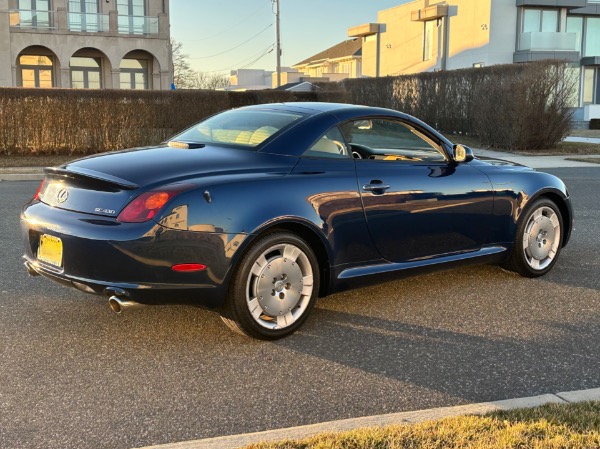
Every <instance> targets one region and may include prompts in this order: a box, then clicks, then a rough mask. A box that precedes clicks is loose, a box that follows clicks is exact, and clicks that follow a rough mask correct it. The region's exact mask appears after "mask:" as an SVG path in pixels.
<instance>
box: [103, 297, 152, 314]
mask: <svg viewBox="0 0 600 449" xmlns="http://www.w3.org/2000/svg"><path fill="white" fill-rule="evenodd" d="M108 307H110V310H112V311H113V312H114V313H115V314H117V315H121V314H122V313H123V311H124V310H125V309H139V308H141V307H144V305H143V304H140V303H139V302H135V301H129V300H126V299H121V298H119V297H118V296H111V297H110V298H108Z"/></svg>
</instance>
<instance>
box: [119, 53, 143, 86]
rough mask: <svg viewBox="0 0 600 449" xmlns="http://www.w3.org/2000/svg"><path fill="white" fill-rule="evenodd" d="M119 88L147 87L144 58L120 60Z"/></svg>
mask: <svg viewBox="0 0 600 449" xmlns="http://www.w3.org/2000/svg"><path fill="white" fill-rule="evenodd" d="M120 69H121V77H120V80H121V89H138V90H139V89H148V88H149V86H148V61H147V60H145V59H123V60H121V65H120Z"/></svg>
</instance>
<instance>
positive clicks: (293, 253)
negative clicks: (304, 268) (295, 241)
mask: <svg viewBox="0 0 600 449" xmlns="http://www.w3.org/2000/svg"><path fill="white" fill-rule="evenodd" d="M301 252H302V251H300V248H297V247H295V246H293V245H285V248H284V249H283V257H285V258H286V259H289V260H291V261H293V262H295V261H296V259H298V256H299V255H300V253H301Z"/></svg>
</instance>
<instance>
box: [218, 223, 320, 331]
mask: <svg viewBox="0 0 600 449" xmlns="http://www.w3.org/2000/svg"><path fill="white" fill-rule="evenodd" d="M318 291H319V266H318V262H317V258H316V256H315V254H314V252H313V251H312V249H311V248H310V247H309V246H308V245H307V244H306V242H305V241H304V240H302V239H301V238H299V237H297V236H296V235H294V234H290V233H287V232H277V233H272V234H267V235H265V236H264V237H260V238H259V240H257V241H256V243H254V244H253V245H252V246H251V247H250V249H249V250H248V252H247V253H246V254H245V255H244V256H243V257H242V260H241V261H240V262H239V264H238V266H237V267H236V268H235V271H234V273H233V275H232V281H231V285H230V288H229V294H228V297H227V301H226V303H225V307H224V308H223V311H222V314H221V318H222V319H223V321H224V322H225V324H226V325H227V326H228V327H229V328H230V329H232V330H233V331H235V332H237V333H240V334H243V335H247V336H249V337H254V338H258V339H262V340H275V339H278V338H282V337H285V336H287V335H290V334H291V333H293V332H295V331H296V330H297V329H298V328H299V327H300V326H301V325H302V324H303V323H304V321H306V318H307V317H308V314H309V312H310V310H311V309H312V307H313V306H314V303H315V301H316V297H317V293H318Z"/></svg>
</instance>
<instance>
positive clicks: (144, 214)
mask: <svg viewBox="0 0 600 449" xmlns="http://www.w3.org/2000/svg"><path fill="white" fill-rule="evenodd" d="M185 189H186V188H181V187H179V188H178V189H171V190H157V191H150V192H146V193H142V194H141V195H140V196H138V197H136V198H135V199H134V200H133V201H131V202H130V203H129V204H128V205H127V206H125V209H123V210H122V211H121V213H120V214H119V216H118V217H117V221H119V222H121V223H143V222H145V221H148V220H151V219H152V218H154V217H155V216H156V214H158V212H159V211H160V210H161V209H162V207H163V206H164V205H165V204H167V202H168V201H169V200H171V199H172V198H173V197H175V196H177V195H179V194H180V193H181V192H182V191H184V190H185Z"/></svg>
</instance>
